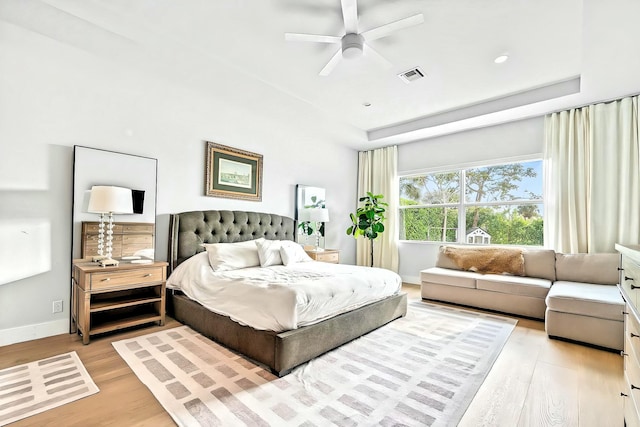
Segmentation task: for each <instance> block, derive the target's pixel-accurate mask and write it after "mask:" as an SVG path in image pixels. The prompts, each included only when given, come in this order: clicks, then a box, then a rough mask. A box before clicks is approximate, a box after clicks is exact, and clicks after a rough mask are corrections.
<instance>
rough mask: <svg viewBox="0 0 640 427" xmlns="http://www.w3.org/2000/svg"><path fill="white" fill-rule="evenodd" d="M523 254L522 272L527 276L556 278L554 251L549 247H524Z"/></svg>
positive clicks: (552, 279)
mask: <svg viewBox="0 0 640 427" xmlns="http://www.w3.org/2000/svg"><path fill="white" fill-rule="evenodd" d="M522 255H523V256H524V274H525V276H528V277H540V278H541V279H547V280H551V281H554V280H556V252H555V251H554V250H551V249H526V250H525V251H524V252H523V253H522Z"/></svg>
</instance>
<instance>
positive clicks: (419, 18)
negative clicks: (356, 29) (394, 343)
mask: <svg viewBox="0 0 640 427" xmlns="http://www.w3.org/2000/svg"><path fill="white" fill-rule="evenodd" d="M423 22H424V15H422V14H421V13H419V14H417V15H413V16H410V17H408V18H404V19H400V20H398V21H395V22H390V23H388V24H385V25H381V26H380V27H377V28H372V29H370V30H367V31H365V32H364V33H362V37H364V39H365V40H366V41H371V40H376V39H380V38H382V37H386V36H388V35H389V34H391V33H393V32H395V31H398V30H402V29H403V28H407V27H413V26H414V25H419V24H422V23H423Z"/></svg>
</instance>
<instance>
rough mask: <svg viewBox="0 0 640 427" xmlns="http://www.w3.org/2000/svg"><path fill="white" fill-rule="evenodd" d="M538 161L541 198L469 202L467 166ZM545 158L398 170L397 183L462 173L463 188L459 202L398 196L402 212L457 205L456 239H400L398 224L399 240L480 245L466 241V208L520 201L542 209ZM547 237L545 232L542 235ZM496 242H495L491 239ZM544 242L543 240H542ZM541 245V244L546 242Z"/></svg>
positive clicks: (510, 203)
mask: <svg viewBox="0 0 640 427" xmlns="http://www.w3.org/2000/svg"><path fill="white" fill-rule="evenodd" d="M534 161H539V162H540V164H541V173H542V176H541V179H542V186H541V188H542V196H541V198H539V199H521V198H520V199H513V200H502V201H493V202H467V201H466V186H465V183H466V175H467V170H469V169H477V168H485V167H492V166H502V165H508V164H514V163H528V162H534ZM544 166H545V163H544V159H543V156H542V154H541V153H538V154H532V155H527V156H518V157H511V158H507V159H496V160H492V161H487V162H473V163H467V164H460V165H456V166H447V167H438V168H430V169H424V170H414V171H407V172H404V173H403V172H400V173H398V186H399V185H400V180H401V179H402V178H410V177H415V176H424V175H435V174H441V173H459V177H458V179H459V182H458V191H459V192H460V197H459V199H460V200H459V202H457V203H428V204H415V205H402V204H401V203H400V197H401V195H400V194H399V196H398V215H399V217H400V216H402V215H401V211H403V210H405V209H423V208H455V209H458V228H457V237H458V239H457V241H456V242H444V241H442V240H407V239H400V233H401V232H402V230H401V229H400V227H398V240H399V241H401V242H411V243H430V244H434V243H435V244H446V243H455V244H465V245H477V243H467V242H466V238H465V236H466V231H467V229H466V212H467V209H468V208H473V207H476V206H520V205H542V207H543V209H544V206H545V194H544V193H545V191H544V190H545V185H544V175H545V171H544ZM543 239H544V235H543ZM491 245H493V243H491ZM501 245H517V246H531V245H523V244H517V243H504V244H501ZM543 245H544V241H543ZM543 245H542V246H543Z"/></svg>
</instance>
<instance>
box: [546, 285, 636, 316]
mask: <svg viewBox="0 0 640 427" xmlns="http://www.w3.org/2000/svg"><path fill="white" fill-rule="evenodd" d="M546 303H547V307H548V308H549V310H554V311H559V312H563V313H572V314H579V315H583V316H590V317H599V318H601V319H609V320H619V321H623V316H622V311H623V309H624V300H623V299H622V295H620V291H619V290H618V287H617V286H609V285H599V284H594V283H576V282H565V281H558V282H555V283H554V284H553V286H551V290H549V294H548V295H547V299H546Z"/></svg>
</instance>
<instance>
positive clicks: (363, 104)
mask: <svg viewBox="0 0 640 427" xmlns="http://www.w3.org/2000/svg"><path fill="white" fill-rule="evenodd" d="M362 106H363V107H371V103H370V102H363V103H362Z"/></svg>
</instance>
